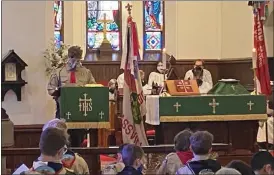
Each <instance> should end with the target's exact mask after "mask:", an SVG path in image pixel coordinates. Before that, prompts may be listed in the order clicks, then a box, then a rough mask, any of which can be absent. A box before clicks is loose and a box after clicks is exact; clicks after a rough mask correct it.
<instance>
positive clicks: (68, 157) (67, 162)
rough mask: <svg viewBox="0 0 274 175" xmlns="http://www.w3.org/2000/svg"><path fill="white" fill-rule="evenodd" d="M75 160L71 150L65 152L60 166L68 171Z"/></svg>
mask: <svg viewBox="0 0 274 175" xmlns="http://www.w3.org/2000/svg"><path fill="white" fill-rule="evenodd" d="M75 159H76V155H75V153H74V152H72V151H71V150H67V152H66V154H64V156H63V159H62V164H63V165H64V167H66V168H69V169H70V168H71V167H72V165H73V164H74V162H75Z"/></svg>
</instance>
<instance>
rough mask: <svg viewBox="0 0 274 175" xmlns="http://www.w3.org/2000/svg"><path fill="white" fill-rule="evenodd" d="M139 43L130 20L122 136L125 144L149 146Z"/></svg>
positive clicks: (122, 63)
mask: <svg viewBox="0 0 274 175" xmlns="http://www.w3.org/2000/svg"><path fill="white" fill-rule="evenodd" d="M139 57H140V56H139V42H138V35H137V27H136V23H135V22H133V21H132V18H131V17H129V18H128V25H127V33H126V40H125V46H124V53H123V57H122V60H121V69H123V70H124V80H125V81H124V88H123V116H122V135H123V142H124V143H131V144H136V145H139V146H146V145H148V142H147V138H146V133H145V129H144V123H143V117H144V115H145V114H146V105H145V98H144V93H143V89H142V84H141V77H140V73H139V67H138V58H139Z"/></svg>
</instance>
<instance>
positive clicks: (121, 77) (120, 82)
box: [117, 73, 125, 89]
mask: <svg viewBox="0 0 274 175" xmlns="http://www.w3.org/2000/svg"><path fill="white" fill-rule="evenodd" d="M124 75H125V74H124V73H122V74H120V75H119V76H118V78H117V83H118V89H122V88H123V87H124Z"/></svg>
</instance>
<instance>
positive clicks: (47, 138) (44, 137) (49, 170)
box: [21, 127, 76, 175]
mask: <svg viewBox="0 0 274 175" xmlns="http://www.w3.org/2000/svg"><path fill="white" fill-rule="evenodd" d="M53 143H54V144H53ZM67 144H68V136H67V135H66V133H65V132H64V131H63V130H60V129H58V128H53V127H49V128H47V129H45V130H44V131H43V132H42V134H41V137H40V143H39V148H40V151H41V155H40V157H38V159H37V160H35V161H34V162H33V165H32V168H31V169H30V170H29V171H27V172H23V173H21V174H26V175H27V174H55V175H59V174H60V175H61V174H66V175H74V174H76V173H74V172H73V170H70V169H68V168H65V167H64V166H63V164H62V161H61V160H62V158H63V155H64V154H65V153H66V151H67V147H66V145H67Z"/></svg>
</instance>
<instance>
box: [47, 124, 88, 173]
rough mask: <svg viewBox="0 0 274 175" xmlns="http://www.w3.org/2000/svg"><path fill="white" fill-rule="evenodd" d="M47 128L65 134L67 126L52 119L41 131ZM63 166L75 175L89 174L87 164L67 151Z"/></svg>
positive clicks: (76, 155)
mask: <svg viewBox="0 0 274 175" xmlns="http://www.w3.org/2000/svg"><path fill="white" fill-rule="evenodd" d="M47 128H58V129H60V130H62V131H63V132H64V133H67V125H66V123H65V122H64V121H63V120H60V119H53V120H50V121H49V122H47V123H46V124H45V125H44V126H43V131H44V130H46V129H47ZM67 146H68V145H67ZM62 163H63V166H64V167H66V168H69V169H71V170H73V171H74V172H75V173H77V174H89V168H88V164H87V162H86V161H85V160H84V159H83V157H81V156H80V155H79V154H77V153H74V152H73V151H72V150H70V149H67V151H66V152H65V153H64V155H63V157H62Z"/></svg>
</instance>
